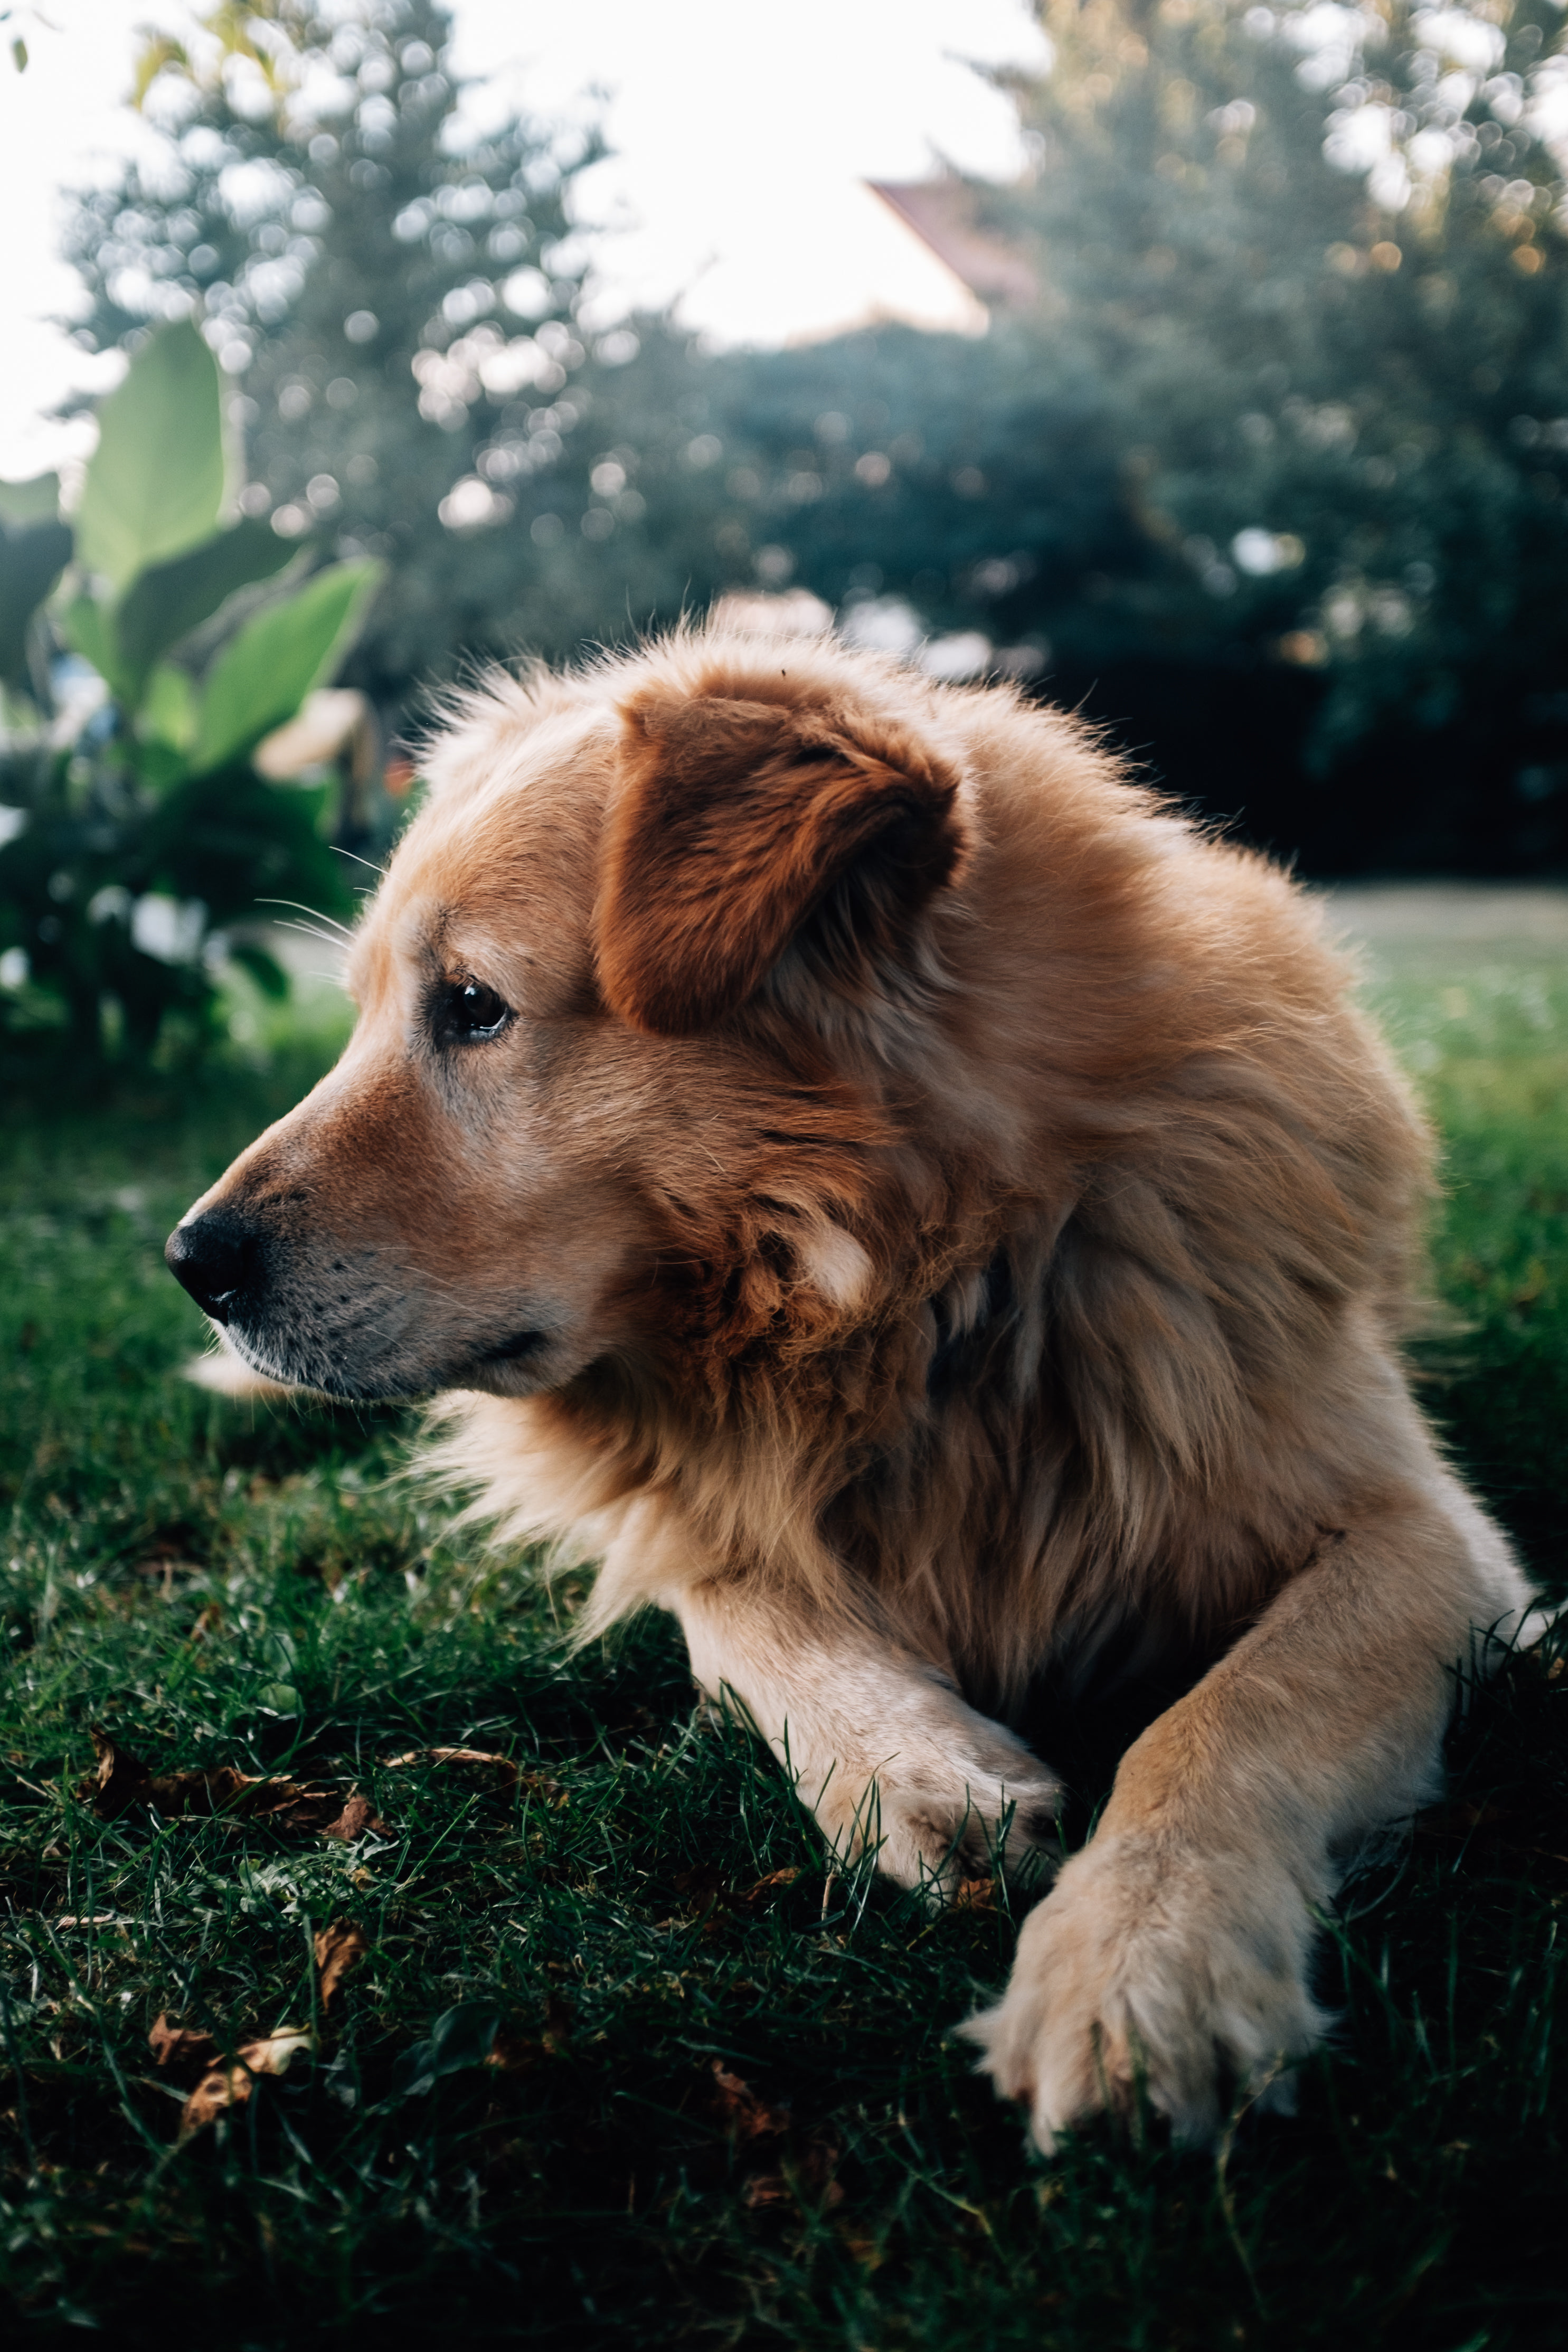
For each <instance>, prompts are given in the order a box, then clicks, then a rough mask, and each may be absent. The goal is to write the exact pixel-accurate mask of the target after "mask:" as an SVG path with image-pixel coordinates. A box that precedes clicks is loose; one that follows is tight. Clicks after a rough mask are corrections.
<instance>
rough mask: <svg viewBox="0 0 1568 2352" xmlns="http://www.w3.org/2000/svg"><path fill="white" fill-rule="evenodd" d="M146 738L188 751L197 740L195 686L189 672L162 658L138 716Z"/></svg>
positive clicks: (140, 732)
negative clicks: (162, 660)
mask: <svg viewBox="0 0 1568 2352" xmlns="http://www.w3.org/2000/svg"><path fill="white" fill-rule="evenodd" d="M137 731H138V732H139V734H140V735H141V736H142V740H143V741H145V742H150V743H166V744H167V745H168V746H169V748H170V750H171V751H189V750H190V748H191V746H192V744H193V743H194V742H195V740H196V689H195V682H194V681H193V679H192V678H191V677H190V675H189V673H188V672H187V671H185V670H183V669H176V668H175V667H174V663H173V662H160V663H159V665H158V667H157V668H156V669H155V670H154V671H153V675H152V677H150V678H149V679H148V681H147V687H146V691H145V692H144V693H143V695H142V709H141V713H140V716H139V718H138V719H137Z"/></svg>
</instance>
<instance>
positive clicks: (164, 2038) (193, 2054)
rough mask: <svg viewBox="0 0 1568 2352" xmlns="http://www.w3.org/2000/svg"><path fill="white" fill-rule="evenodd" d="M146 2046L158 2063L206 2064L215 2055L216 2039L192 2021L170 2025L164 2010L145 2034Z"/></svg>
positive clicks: (168, 2064) (165, 2064)
mask: <svg viewBox="0 0 1568 2352" xmlns="http://www.w3.org/2000/svg"><path fill="white" fill-rule="evenodd" d="M147 2046H148V2048H149V2049H150V2050H151V2051H152V2053H153V2060H154V2062H155V2063H157V2064H158V2065H160V2066H185V2065H190V2066H205V2065H208V2064H210V2063H211V2062H212V2060H213V2059H215V2058H216V2056H217V2043H216V2042H215V2041H214V2040H213V2038H212V2035H211V2034H210V2033H203V2032H201V2031H200V2029H199V2028H198V2027H196V2026H195V2025H171V2024H170V2022H169V2020H168V2017H167V2015H166V2014H161V2015H160V2016H159V2019H158V2021H157V2023H156V2024H155V2025H154V2026H153V2030H152V2032H151V2033H149V2034H148V2036H147Z"/></svg>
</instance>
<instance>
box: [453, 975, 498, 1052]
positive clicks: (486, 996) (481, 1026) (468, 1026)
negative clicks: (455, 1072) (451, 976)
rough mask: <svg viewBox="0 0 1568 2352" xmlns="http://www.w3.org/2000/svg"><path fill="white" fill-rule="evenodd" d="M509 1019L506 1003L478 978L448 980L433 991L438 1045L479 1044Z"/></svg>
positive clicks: (496, 1031)
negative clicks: (434, 994)
mask: <svg viewBox="0 0 1568 2352" xmlns="http://www.w3.org/2000/svg"><path fill="white" fill-rule="evenodd" d="M510 1019H511V1007H510V1004H506V1003H503V1002H502V1000H501V999H500V997H499V996H498V995H497V994H496V992H495V990H494V989H493V988H487V987H486V986H485V984H484V982H483V981H482V980H449V981H447V982H444V984H443V985H442V986H441V987H440V988H438V989H437V992H436V1024H435V1025H436V1042H437V1045H482V1044H483V1043H484V1041H485V1039H486V1038H487V1037H499V1036H500V1033H501V1031H502V1030H503V1029H504V1028H505V1027H506V1025H507V1023H508V1022H509V1021H510Z"/></svg>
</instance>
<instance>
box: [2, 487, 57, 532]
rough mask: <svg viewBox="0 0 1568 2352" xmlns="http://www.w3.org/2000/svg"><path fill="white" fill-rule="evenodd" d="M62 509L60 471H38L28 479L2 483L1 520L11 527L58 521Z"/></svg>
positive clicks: (8, 527)
mask: <svg viewBox="0 0 1568 2352" xmlns="http://www.w3.org/2000/svg"><path fill="white" fill-rule="evenodd" d="M59 511H60V478H59V476H58V474H34V475H33V476H31V477H30V478H29V479H28V480H26V481H25V482H0V523H4V524H5V528H6V529H7V530H20V529H22V528H23V527H24V526H25V525H26V524H27V523H30V522H58V520H59Z"/></svg>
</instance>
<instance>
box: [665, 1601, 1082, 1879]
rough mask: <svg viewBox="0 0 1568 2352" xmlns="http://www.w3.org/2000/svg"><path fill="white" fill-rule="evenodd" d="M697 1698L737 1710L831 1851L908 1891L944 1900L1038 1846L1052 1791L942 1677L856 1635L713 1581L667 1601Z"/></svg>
mask: <svg viewBox="0 0 1568 2352" xmlns="http://www.w3.org/2000/svg"><path fill="white" fill-rule="evenodd" d="M673 1605H674V1607H675V1608H676V1610H677V1612H678V1614H679V1618H680V1622H681V1625H682V1627H683V1628H684V1630H685V1633H686V1639H687V1643H688V1646H689V1650H690V1654H691V1670H692V1673H693V1674H694V1675H695V1676H696V1678H697V1680H698V1682H699V1683H700V1685H701V1687H702V1688H703V1689H704V1690H705V1691H706V1692H707V1693H708V1695H709V1696H710V1698H712V1699H715V1700H720V1701H723V1700H724V1699H726V1698H733V1699H735V1700H738V1701H739V1702H740V1703H741V1706H742V1708H743V1710H744V1712H745V1714H746V1716H747V1717H749V1718H750V1719H751V1721H752V1724H753V1725H754V1726H755V1727H756V1729H757V1730H758V1731H759V1732H761V1734H762V1735H763V1738H765V1739H766V1740H767V1741H768V1743H769V1745H770V1746H771V1747H772V1748H773V1749H774V1750H775V1752H776V1753H777V1754H778V1756H779V1757H780V1759H782V1760H783V1761H784V1763H785V1764H786V1767H787V1769H788V1770H789V1772H790V1775H791V1778H792V1779H793V1780H794V1782H795V1792H796V1794H797V1795H798V1796H799V1798H800V1800H801V1801H802V1803H803V1804H805V1805H806V1806H808V1807H809V1808H810V1810H811V1811H812V1812H813V1813H815V1815H816V1819H817V1821H818V1822H819V1823H820V1824H821V1826H822V1830H823V1832H824V1834H825V1835H826V1838H827V1840H828V1843H829V1844H830V1845H831V1846H832V1848H833V1850H834V1852H835V1853H836V1854H837V1855H838V1856H839V1857H840V1859H841V1860H845V1861H847V1860H849V1859H850V1858H851V1857H853V1856H854V1855H856V1854H858V1853H864V1852H866V1851H868V1850H869V1849H873V1848H874V1849H875V1851H876V1853H877V1859H878V1863H879V1866H880V1867H881V1868H882V1869H883V1870H885V1871H887V1872H889V1874H890V1875H891V1876H892V1877H894V1878H896V1879H898V1880H899V1881H900V1884H902V1885H906V1886H927V1887H930V1888H931V1889H932V1890H933V1891H951V1890H952V1887H953V1886H955V1885H957V1883H958V1882H959V1881H960V1880H961V1879H962V1878H963V1876H965V1875H966V1874H968V1873H969V1872H971V1871H973V1870H988V1869H990V1868H991V1867H992V1866H993V1864H994V1862H996V1861H997V1860H998V1859H1003V1858H1005V1856H1004V1855H1003V1852H1002V1849H1003V1845H1004V1841H1005V1846H1006V1849H1007V1850H1008V1851H1010V1852H1011V1853H1012V1854H1013V1855H1014V1856H1015V1858H1016V1856H1017V1854H1018V1853H1020V1852H1021V1851H1022V1850H1024V1849H1025V1848H1026V1847H1028V1846H1030V1845H1033V1844H1037V1843H1042V1842H1044V1841H1045V1840H1047V1838H1048V1837H1049V1836H1050V1834H1051V1832H1052V1826H1053V1824H1054V1822H1055V1820H1056V1816H1057V1813H1058V1811H1059V1809H1060V1804H1061V1786H1060V1783H1059V1782H1058V1780H1057V1778H1056V1776H1055V1774H1054V1773H1052V1772H1050V1771H1049V1770H1048V1769H1047V1767H1046V1766H1045V1765H1043V1764H1042V1763H1041V1762H1040V1760H1039V1759H1038V1758H1037V1757H1036V1756H1034V1755H1032V1754H1031V1753H1030V1751H1029V1749H1028V1748H1026V1746H1025V1745H1024V1743H1023V1741H1022V1740H1021V1739H1019V1738H1017V1737H1016V1734H1014V1733H1013V1732H1011V1731H1009V1730H1007V1729H1006V1728H1005V1726H1003V1725H1002V1724H1000V1723H994V1722H992V1721H991V1720H990V1718H989V1717H986V1716H984V1715H980V1714H978V1713H977V1712H976V1711H975V1709H974V1708H973V1707H972V1706H967V1705H966V1704H965V1702H964V1700H963V1698H962V1697H961V1696H960V1695H959V1693H958V1690H957V1688H956V1687H955V1685H953V1683H952V1680H951V1679H950V1678H949V1677H948V1676H947V1675H944V1674H943V1673H942V1671H941V1669H940V1668H938V1667H936V1666H934V1665H931V1664H926V1663H924V1662H923V1661H921V1659H919V1658H917V1657H915V1656H913V1655H911V1654H910V1653H909V1652H907V1651H901V1650H900V1649H899V1648H898V1646H897V1645H896V1643H894V1642H893V1641H892V1639H891V1638H890V1637H889V1639H888V1640H887V1641H881V1640H879V1638H878V1637H877V1636H876V1634H875V1633H871V1632H870V1631H868V1630H866V1629H863V1628H861V1627H858V1626H842V1627H830V1626H828V1625H826V1624H825V1623H823V1622H821V1621H819V1620H814V1619H813V1618H812V1617H811V1616H810V1615H809V1614H808V1613H807V1612H805V1611H804V1610H802V1611H796V1610H795V1609H794V1608H791V1607H789V1606H787V1605H786V1604H784V1603H782V1602H781V1601H779V1600H778V1598H777V1597H776V1596H774V1595H768V1596H767V1597H765V1598H762V1597H758V1596H756V1595H755V1594H754V1593H752V1591H749V1590H748V1588H747V1587H746V1586H745V1585H743V1584H726V1583H723V1582H719V1581H715V1582H712V1583H708V1584H703V1585H699V1586H697V1587H696V1588H694V1589H692V1590H689V1591H686V1592H684V1593H682V1594H681V1595H680V1596H679V1599H678V1600H676V1601H674V1603H673Z"/></svg>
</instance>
